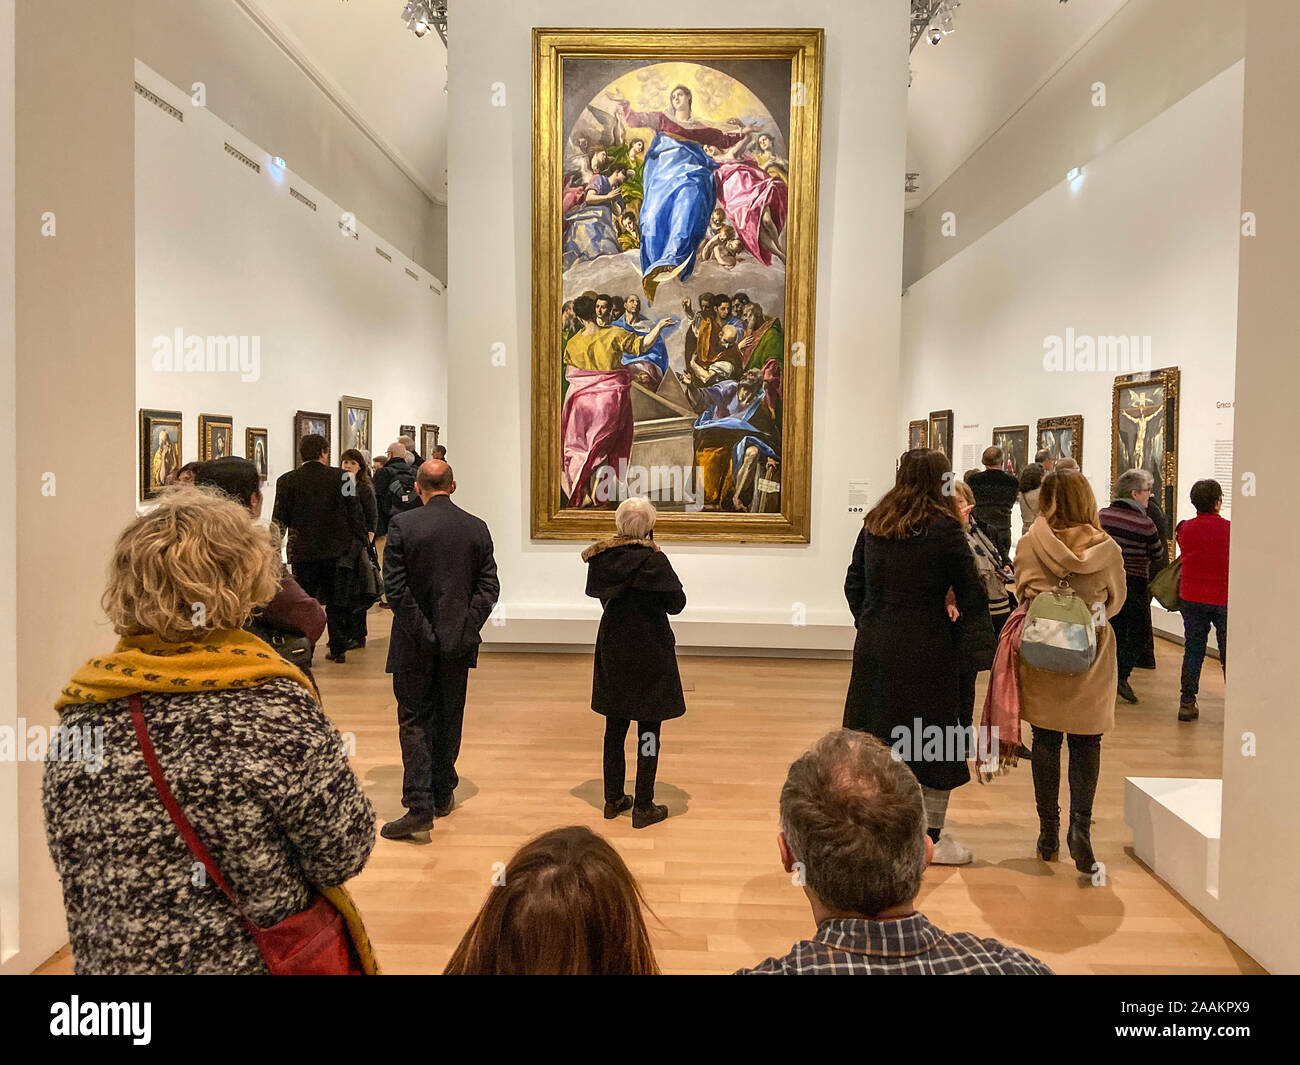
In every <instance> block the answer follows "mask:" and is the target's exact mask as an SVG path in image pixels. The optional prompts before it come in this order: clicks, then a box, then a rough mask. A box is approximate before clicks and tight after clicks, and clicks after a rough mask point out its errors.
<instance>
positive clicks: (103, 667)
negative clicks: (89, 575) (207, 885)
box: [54, 629, 318, 711]
mask: <svg viewBox="0 0 1300 1065" xmlns="http://www.w3.org/2000/svg"><path fill="white" fill-rule="evenodd" d="M276 677H288V678H289V679H290V680H295V681H297V682H298V683H299V684H301V685H302V686H303V687H304V688H306V689H307V690H308V691H309V692H311V694H312V698H318V696H317V694H316V689H315V688H314V687H313V685H312V684H311V682H310V681H309V680H308V679H307V676H306V674H304V673H303V672H302V670H300V669H298V667H297V666H293V665H290V664H289V663H288V662H286V661H285V660H284V659H283V658H281V657H280V656H279V655H278V654H276V652H275V650H274V649H273V648H272V647H271V645H270V644H268V643H265V642H264V641H262V640H259V639H258V638H257V637H256V636H254V635H253V634H252V633H249V632H245V631H244V630H243V629H219V630H214V631H212V632H207V633H203V634H202V638H201V639H196V640H195V641H193V642H192V643H168V642H167V641H166V640H162V639H159V637H157V636H155V635H153V633H145V634H144V635H140V636H123V637H122V638H121V639H120V640H119V641H118V644H117V649H116V650H115V651H113V652H112V653H111V654H107V655H100V656H99V657H97V658H92V659H91V660H90V661H89V662H87V663H86V664H85V665H84V666H82V667H81V668H80V669H78V670H77V671H76V672H75V673H74V674H72V679H71V680H69V681H68V684H67V686H66V687H65V688H64V689H63V693H62V694H61V695H60V696H59V698H58V701H57V702H55V704H54V708H55V709H56V710H60V711H61V710H62V709H63V708H64V707H65V706H75V705H78V704H80V703H107V702H111V701H113V700H114V699H125V698H126V697H127V696H129V695H133V694H135V693H137V692H190V691H215V690H221V689H225V688H254V687H256V686H257V685H259V684H265V683H266V682H267V681H268V680H273V679H275V678H276Z"/></svg>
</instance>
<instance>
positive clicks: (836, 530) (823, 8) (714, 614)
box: [448, 0, 907, 651]
mask: <svg viewBox="0 0 1300 1065" xmlns="http://www.w3.org/2000/svg"><path fill="white" fill-rule="evenodd" d="M656 22H658V23H660V24H668V25H672V26H678V27H686V28H691V27H699V28H709V27H721V28H723V29H732V28H734V27H750V26H798V27H824V28H825V30H826V38H825V42H826V43H825V65H824V81H823V99H824V101H825V102H824V107H823V112H822V149H821V195H820V216H819V220H820V224H819V230H818V245H819V249H818V269H817V304H816V334H815V342H814V344H813V345H812V350H813V356H812V358H813V364H814V381H815V384H814V393H813V455H812V462H813V489H812V509H811V514H812V542H811V543H810V544H806V545H771V544H717V545H711V544H690V545H687V544H669V545H668V550H669V551H670V553H671V557H672V561H673V564H674V566H675V567H676V568H677V571H678V573H679V574H680V576H681V578H682V581H683V583H684V585H685V587H686V593H687V597H688V605H687V608H686V611H685V613H684V614H683V615H681V617H680V618H678V619H674V623H673V628H674V630H675V631H676V633H677V637H678V641H679V644H680V645H682V646H695V647H710V646H712V647H731V648H739V649H745V648H755V649H758V648H764V647H770V648H791V649H800V648H805V649H809V650H819V649H836V650H841V651H842V650H847V649H848V648H851V647H852V640H853V626H852V623H851V620H850V618H849V614H848V609H847V607H846V606H845V603H844V595H843V591H842V588H843V583H844V572H845V569H846V568H847V566H848V562H849V557H850V554H851V551H852V547H853V541H854V538H855V537H856V535H857V533H858V530H859V529H860V528H861V521H862V515H861V514H860V513H856V514H854V513H850V510H849V499H848V492H849V484H850V481H866V482H868V483H869V491H870V492H871V493H872V494H874V495H878V494H879V493H880V492H881V491H882V490H883V488H884V487H885V486H886V485H887V484H890V483H892V481H893V468H894V459H895V457H896V455H895V453H896V451H897V447H896V446H895V439H894V438H895V436H896V433H895V432H894V425H895V423H896V421H897V393H896V386H897V369H898V328H899V320H898V303H899V283H898V278H899V264H900V262H901V255H902V201H903V185H902V174H903V169H904V160H903V148H904V140H905V136H906V91H907V15H906V8H905V5H901V4H899V3H896V2H894V0H870V2H866V3H854V4H846V3H844V2H843V0H807V2H805V3H802V4H799V5H796V6H791V5H789V4H785V3H778V2H776V0H743V2H742V0H719V2H715V3H711V4H709V5H706V6H704V7H691V6H685V7H682V6H677V7H673V8H671V9H667V8H665V9H657V8H648V7H646V6H645V5H644V4H642V3H633V2H630V0H613V2H610V3H607V4H605V5H603V6H601V7H600V8H599V9H593V8H592V7H591V5H590V4H583V3H578V2H576V0H550V2H547V3H540V2H514V0H479V2H476V3H473V4H458V5H453V9H452V11H451V25H450V33H451V36H452V37H453V39H454V40H455V41H456V44H455V47H454V48H453V49H452V52H451V61H450V87H449V92H450V95H451V101H452V106H451V115H450V142H449V157H450V163H451V165H450V174H449V219H450V224H449V269H450V272H451V275H452V281H451V287H450V289H449V297H450V300H451V305H450V344H451V350H452V351H453V352H455V357H454V359H453V361H452V364H451V367H450V377H451V389H452V394H453V396H454V397H455V399H454V404H453V408H452V411H451V413H450V415H449V419H450V424H449V431H448V443H449V449H450V450H449V458H450V460H451V463H452V466H453V467H454V469H455V472H456V477H457V481H458V484H459V490H458V493H457V497H456V498H457V502H459V503H461V505H463V506H465V507H467V508H468V509H470V510H472V511H473V512H475V513H477V514H479V515H480V516H481V517H483V518H484V519H485V520H486V521H487V522H488V524H489V526H490V527H491V529H492V534H493V537H494V539H495V543H496V556H497V562H498V565H499V567H500V573H501V589H502V590H501V597H502V604H503V608H502V609H503V614H504V616H503V617H501V618H497V619H495V620H497V621H501V622H504V623H503V624H500V625H492V626H489V627H488V628H487V629H486V630H485V633H484V635H485V639H487V640H489V641H491V642H496V643H504V644H523V643H527V644H564V643H571V644H573V643H576V644H587V643H590V642H592V641H593V639H594V637H595V631H596V622H597V619H598V617H599V610H600V606H599V603H598V602H596V601H595V600H591V599H586V598H585V597H584V596H583V586H584V582H585V579H586V572H585V571H586V567H585V566H584V565H583V564H582V562H581V561H580V560H579V557H578V555H579V552H580V551H581V550H582V548H583V547H584V546H585V544H583V543H556V542H553V541H545V542H542V541H538V542H534V541H532V540H531V539H530V537H529V524H528V514H529V470H530V454H529V452H530V423H531V405H530V400H531V395H530V381H531V358H532V354H531V336H530V333H531V314H532V308H531V285H532V277H531V264H532V247H531V230H530V227H531V218H532V205H533V197H532V166H531V162H530V159H531V152H532V131H533V122H532V80H531V31H532V27H534V26H550V27H563V26H569V27H575V26H578V27H587V26H593V25H595V26H608V27H617V28H629V27H645V26H647V25H651V26H652V25H654V24H655V23H656ZM494 83H500V85H501V86H502V87H503V88H504V91H505V104H506V106H504V107H502V106H493V99H494ZM497 98H498V99H499V98H500V97H499V94H498V95H497ZM497 343H502V344H504V345H505V359H504V364H503V365H502V364H501V362H502V360H501V359H500V358H497V359H496V360H495V361H494V359H493V352H494V347H493V345H494V344H497ZM498 350H499V349H498ZM800 620H802V621H804V622H806V623H805V624H797V623H792V622H798V621H800Z"/></svg>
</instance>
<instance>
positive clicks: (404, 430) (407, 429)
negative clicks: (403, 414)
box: [397, 425, 415, 440]
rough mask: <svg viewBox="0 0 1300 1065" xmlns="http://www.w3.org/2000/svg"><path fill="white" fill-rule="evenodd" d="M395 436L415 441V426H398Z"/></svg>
mask: <svg viewBox="0 0 1300 1065" xmlns="http://www.w3.org/2000/svg"><path fill="white" fill-rule="evenodd" d="M397 435H398V436H409V437H410V438H411V439H412V440H414V439H415V426H414V425H399V426H398V427H397Z"/></svg>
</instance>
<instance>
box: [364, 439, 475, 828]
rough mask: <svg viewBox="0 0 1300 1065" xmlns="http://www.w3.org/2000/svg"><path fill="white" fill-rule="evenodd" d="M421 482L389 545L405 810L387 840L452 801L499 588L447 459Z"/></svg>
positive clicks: (391, 660)
mask: <svg viewBox="0 0 1300 1065" xmlns="http://www.w3.org/2000/svg"><path fill="white" fill-rule="evenodd" d="M415 490H416V492H417V493H418V494H419V496H420V499H421V500H422V501H423V503H424V505H423V506H422V507H418V508H416V509H415V510H408V511H406V512H404V513H402V514H395V515H393V517H392V520H391V521H389V523H388V544H387V546H386V547H385V548H384V587H385V589H386V591H387V593H388V602H389V605H390V606H391V607H392V608H393V630H392V635H391V637H390V638H389V642H388V664H387V666H386V669H387V671H388V672H389V673H391V674H392V675H393V694H394V695H395V696H396V697H397V726H398V734H399V736H400V739H401V744H402V805H403V806H405V807H406V809H407V812H406V813H405V814H403V815H402V816H401V817H399V818H398V819H397V820H396V821H390V822H388V824H386V825H384V826H383V828H382V829H380V833H381V834H382V835H383V836H384V837H385V838H386V839H401V838H403V837H405V836H410V835H413V834H415V833H416V832H424V831H427V830H428V829H429V828H431V827H432V826H433V819H434V817H445V816H446V815H447V814H449V813H451V811H452V807H453V806H454V805H455V795H454V793H455V790H456V785H457V784H458V783H459V782H460V778H459V777H458V776H457V775H456V756H457V755H458V754H460V735H461V725H462V723H463V721H464V717H465V689H466V687H467V685H468V683H469V671H470V670H471V669H473V668H474V666H476V665H477V664H478V645H479V642H480V637H479V630H481V629H482V628H483V625H484V623H485V622H486V621H487V619H488V615H489V614H490V613H491V612H492V607H493V605H494V604H495V603H496V601H497V595H498V593H499V592H500V591H501V585H500V583H499V582H498V581H497V564H496V561H495V560H494V559H493V557H492V536H491V534H490V533H489V532H488V527H487V526H486V525H485V524H484V523H483V522H482V521H481V520H480V519H478V518H476V517H474V516H473V515H472V514H467V513H465V511H463V510H461V509H460V508H459V507H458V506H456V504H455V503H453V502H452V501H451V494H452V492H454V491H455V490H456V481H455V479H454V478H453V476H452V472H451V467H450V466H448V465H447V464H446V463H445V462H440V461H439V460H437V459H430V460H429V461H428V462H426V463H424V465H422V466H421V467H420V470H419V473H418V474H417V476H416V481H415Z"/></svg>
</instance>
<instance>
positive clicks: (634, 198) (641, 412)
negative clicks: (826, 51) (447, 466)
mask: <svg viewBox="0 0 1300 1065" xmlns="http://www.w3.org/2000/svg"><path fill="white" fill-rule="evenodd" d="M533 45H534V48H533V64H534V65H533V160H532V162H533V379H532V417H533V431H532V507H531V531H532V535H533V536H534V537H536V538H540V539H562V540H578V539H591V538H593V537H598V536H603V535H606V534H608V533H609V532H611V531H612V530H613V527H614V523H613V512H614V510H615V508H616V507H617V506H618V504H619V502H621V500H623V499H625V498H627V497H629V496H645V497H647V498H649V499H650V500H651V501H653V502H654V503H655V505H656V507H657V509H658V510H659V514H660V517H659V520H658V523H657V525H656V526H655V528H656V535H658V536H660V537H661V538H673V539H686V540H727V541H751V540H752V541H777V542H802V543H806V542H808V539H809V533H810V528H811V526H810V518H809V506H810V502H811V490H812V478H811V473H812V465H811V464H812V382H813V350H812V349H813V308H814V288H815V281H816V269H817V247H816V235H817V186H818V160H819V153H820V118H821V72H822V31H821V30H819V29H782V30H749V29H741V30H737V29H735V28H734V27H727V28H723V29H718V30H670V29H656V30H622V29H618V30H614V29H611V30H608V31H606V30H554V29H535V30H534V31H533Z"/></svg>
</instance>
